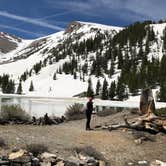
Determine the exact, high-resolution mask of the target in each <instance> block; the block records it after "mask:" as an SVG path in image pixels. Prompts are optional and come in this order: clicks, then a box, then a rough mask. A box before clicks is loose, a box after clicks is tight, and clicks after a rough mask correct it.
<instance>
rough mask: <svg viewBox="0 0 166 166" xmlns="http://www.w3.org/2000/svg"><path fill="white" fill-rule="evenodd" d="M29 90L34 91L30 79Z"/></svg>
mask: <svg viewBox="0 0 166 166" xmlns="http://www.w3.org/2000/svg"><path fill="white" fill-rule="evenodd" d="M29 91H34V86H33V82H32V81H31V83H30V87H29Z"/></svg>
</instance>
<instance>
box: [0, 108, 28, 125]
mask: <svg viewBox="0 0 166 166" xmlns="http://www.w3.org/2000/svg"><path fill="white" fill-rule="evenodd" d="M0 118H1V119H3V120H4V121H24V122H28V121H29V120H30V116H29V115H28V114H27V113H26V112H25V111H24V110H23V109H22V108H21V107H20V106H19V105H4V106H2V109H1V113H0Z"/></svg>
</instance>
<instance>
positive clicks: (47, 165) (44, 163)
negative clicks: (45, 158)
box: [40, 162, 51, 166]
mask: <svg viewBox="0 0 166 166" xmlns="http://www.w3.org/2000/svg"><path fill="white" fill-rule="evenodd" d="M40 166H51V163H50V162H42V163H40Z"/></svg>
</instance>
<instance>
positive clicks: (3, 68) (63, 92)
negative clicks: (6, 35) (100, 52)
mask: <svg viewBox="0 0 166 166" xmlns="http://www.w3.org/2000/svg"><path fill="white" fill-rule="evenodd" d="M78 23H79V24H80V27H79V28H78V29H74V30H73V31H71V32H70V33H66V32H64V31H61V32H58V33H55V34H52V35H49V36H46V37H42V38H39V39H36V40H31V41H30V40H23V42H22V43H20V45H19V47H18V48H17V49H16V50H14V51H12V52H11V53H8V54H6V57H8V59H10V58H13V57H14V56H18V55H20V52H21V53H22V54H24V52H26V51H27V50H26V48H28V46H29V45H31V43H32V42H34V41H35V42H37V41H40V40H42V39H46V43H45V44H44V45H43V47H42V49H41V50H40V51H38V52H35V53H34V54H32V55H31V56H29V57H27V58H26V59H20V60H17V61H15V62H11V63H6V64H3V65H0V75H2V74H3V73H6V74H10V75H11V76H12V78H13V79H15V80H16V84H18V77H19V76H20V75H21V74H23V72H25V71H26V70H30V69H31V68H32V67H33V65H34V64H36V63H38V62H39V61H40V60H44V58H45V57H47V56H49V53H46V54H42V51H43V50H44V49H46V48H47V49H52V48H53V47H56V46H57V45H58V44H61V43H63V41H64V40H65V39H67V38H68V37H69V36H70V37H71V36H72V37H73V38H74V35H76V36H77V35H78V34H79V35H80V38H79V41H82V40H84V39H88V38H91V37H92V38H93V37H94V36H95V35H96V31H95V30H96V29H97V30H99V31H100V32H105V31H108V32H109V33H110V34H111V35H115V34H116V33H117V32H119V31H120V30H122V29H123V28H119V27H112V26H107V25H101V24H95V23H87V22H78ZM151 26H153V29H154V31H155V34H156V36H157V39H158V41H159V42H158V43H157V44H156V42H155V43H153V44H152V46H151V53H150V54H149V57H152V56H158V55H160V56H159V57H160V58H161V57H162V44H163V43H162V40H161V37H162V36H163V30H164V28H165V27H166V25H165V24H163V25H162V26H161V24H154V25H151ZM74 42H75V41H73V43H74ZM88 56H89V57H90V56H92V57H93V56H95V55H94V53H90V54H89V55H88ZM66 61H68V58H65V59H63V60H60V61H59V62H58V63H55V64H52V65H49V66H47V67H45V68H42V70H41V71H40V73H39V74H37V75H33V76H32V77H30V78H28V79H27V80H26V81H25V82H22V86H23V93H24V94H27V95H31V96H48V97H51V96H54V97H72V96H73V95H76V94H79V93H80V92H84V91H86V90H87V85H88V84H87V82H81V81H80V80H79V79H77V80H74V79H73V76H71V75H64V74H63V75H59V74H57V80H53V74H54V72H55V71H56V70H57V69H58V68H59V66H61V65H62V64H63V63H64V62H66ZM80 63H84V61H82V62H80ZM118 75H119V73H117V74H116V75H114V77H112V79H111V80H110V81H113V80H117V77H118ZM106 78H107V79H109V78H108V77H107V76H106ZM85 79H86V80H87V79H88V77H86V78H85ZM31 80H32V81H33V84H34V89H35V91H34V92H29V86H30V82H31ZM92 80H93V88H94V90H95V87H96V83H97V78H96V77H92ZM103 80H104V78H100V81H101V83H102V82H103ZM129 100H132V99H129Z"/></svg>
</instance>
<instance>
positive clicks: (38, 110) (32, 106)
mask: <svg viewBox="0 0 166 166" xmlns="http://www.w3.org/2000/svg"><path fill="white" fill-rule="evenodd" d="M74 103H75V101H72V100H42V99H34V98H16V97H13V98H1V101H0V107H1V106H3V105H6V104H7V105H11V104H18V105H20V106H21V107H22V108H23V109H24V110H25V111H26V112H28V113H29V114H30V115H31V116H36V117H40V116H43V115H44V114H45V113H48V115H50V116H52V115H54V116H62V115H64V113H65V111H66V108H67V107H68V106H69V105H71V104H74Z"/></svg>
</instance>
